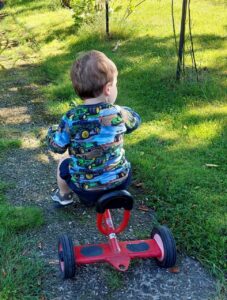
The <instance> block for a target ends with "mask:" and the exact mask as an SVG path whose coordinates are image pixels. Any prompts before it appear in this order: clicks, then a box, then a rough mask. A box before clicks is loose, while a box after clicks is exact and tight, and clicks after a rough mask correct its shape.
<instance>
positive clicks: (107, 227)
mask: <svg viewBox="0 0 227 300" xmlns="http://www.w3.org/2000/svg"><path fill="white" fill-rule="evenodd" d="M129 219H130V210H124V215H123V220H122V222H121V224H120V225H119V226H118V227H117V228H116V229H115V228H114V226H113V223H112V219H111V215H110V212H109V210H108V209H107V210H106V211H105V212H104V213H103V214H100V213H98V214H97V228H98V230H99V231H100V232H101V233H102V234H104V235H108V234H110V233H120V232H122V231H123V230H124V229H125V228H126V227H127V225H128V222H129ZM103 221H105V224H103ZM108 223H109V224H108Z"/></svg>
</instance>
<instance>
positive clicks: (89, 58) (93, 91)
mask: <svg viewBox="0 0 227 300" xmlns="http://www.w3.org/2000/svg"><path fill="white" fill-rule="evenodd" d="M117 75H118V72H117V67H116V66H115V64H114V63H113V62H112V61H111V60H110V59H109V58H108V57H107V56H106V55H105V54H104V53H102V52H99V51H95V50H92V51H90V52H87V53H85V54H83V56H81V57H80V58H79V59H77V60H76V61H75V62H74V64H73V66H72V69H71V79H72V84H73V87H74V90H75V91H76V93H77V94H78V96H79V97H80V98H81V99H83V100H86V99H91V98H97V97H99V96H103V98H104V99H105V100H106V101H107V102H109V103H114V101H115V100H116V97H117V87H116V84H117Z"/></svg>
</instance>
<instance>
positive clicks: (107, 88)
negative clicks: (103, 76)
mask: <svg viewBox="0 0 227 300" xmlns="http://www.w3.org/2000/svg"><path fill="white" fill-rule="evenodd" d="M111 86H112V84H111V82H107V84H105V85H104V87H103V94H104V95H105V96H110V91H111V89H110V88H111Z"/></svg>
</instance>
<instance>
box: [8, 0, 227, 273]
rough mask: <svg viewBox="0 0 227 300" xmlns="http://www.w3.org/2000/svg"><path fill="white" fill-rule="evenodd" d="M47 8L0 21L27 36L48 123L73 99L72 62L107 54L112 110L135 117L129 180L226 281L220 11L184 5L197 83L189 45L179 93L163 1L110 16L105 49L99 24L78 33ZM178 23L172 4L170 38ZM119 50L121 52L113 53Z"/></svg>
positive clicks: (65, 15)
mask: <svg viewBox="0 0 227 300" xmlns="http://www.w3.org/2000/svg"><path fill="white" fill-rule="evenodd" d="M52 2H53V1H52ZM175 2H176V1H175ZM50 3H51V1H39V3H37V1H25V0H23V1H22V0H21V1H17V4H15V5H11V6H9V7H8V8H7V9H8V12H9V13H10V14H14V18H11V17H10V16H9V17H8V18H6V19H5V20H4V22H3V26H5V28H6V26H9V24H10V28H11V31H10V32H8V35H9V36H10V38H12V39H13V38H17V36H18V34H17V33H18V31H19V32H26V34H27V36H30V37H31V39H27V40H28V41H26V39H22V41H21V42H20V45H19V46H18V48H17V51H18V53H19V52H20V51H24V53H25V54H26V55H27V56H29V55H33V56H34V63H35V64H36V66H37V67H39V68H37V71H36V73H35V74H34V82H36V81H37V80H40V81H41V80H43V81H44V82H47V84H45V85H43V90H42V91H43V93H44V94H45V95H46V104H45V117H47V116H48V115H49V116H51V117H52V118H53V119H54V120H55V121H56V122H57V121H58V120H59V118H60V116H61V115H62V113H63V112H64V111H65V110H67V109H68V108H69V103H70V101H72V100H74V99H76V97H75V95H74V92H73V89H72V87H71V84H70V81H69V70H70V67H71V64H72V62H73V60H74V59H75V57H76V55H77V54H78V53H79V52H80V51H86V50H90V49H97V50H100V51H104V52H105V53H106V54H107V55H108V56H109V57H110V58H111V59H112V60H113V61H114V62H115V63H116V65H117V66H118V69H119V78H118V82H119V83H118V84H119V97H118V103H119V104H120V105H127V106H131V107H132V108H134V109H135V110H136V111H138V113H140V115H141V116H142V120H143V124H142V126H141V127H140V128H139V129H138V130H137V131H136V132H135V133H133V134H131V135H130V136H127V137H125V144H126V154H127V157H128V158H129V160H130V161H131V162H132V166H133V175H134V178H137V179H138V180H140V181H143V182H144V184H145V191H144V193H146V196H147V195H148V198H149V200H148V203H147V204H148V205H151V206H154V205H155V207H156V208H157V214H158V218H159V221H160V222H161V223H167V224H168V225H169V227H170V228H171V229H172V230H173V233H174V236H175V238H176V242H177V247H178V250H180V251H184V252H186V253H187V254H188V255H192V256H195V257H196V258H197V259H199V260H200V261H201V262H202V263H203V264H204V265H206V266H208V268H209V269H210V270H211V271H212V272H213V273H214V274H216V275H218V276H220V278H223V277H222V276H223V275H222V273H223V270H224V269H225V268H226V264H225V260H224V242H225V236H226V198H227V189H226V187H227V177H226V171H227V159H226V148H227V121H226V120H227V103H226V100H227V98H226V88H227V86H226V55H227V53H226V49H227V47H226V40H225V36H226V28H227V27H226V14H225V9H226V4H225V2H224V1H221V0H220V1H207V0H203V1H199V0H197V1H193V2H192V3H191V15H192V21H193V28H192V31H193V36H194V47H195V55H196V60H197V64H198V68H199V79H200V80H199V82H198V83H197V82H196V77H195V74H194V72H193V71H192V70H191V67H190V65H191V58H190V53H189V45H188V44H187V45H186V57H185V65H186V74H185V78H184V80H182V81H181V82H180V83H178V84H177V83H176V82H175V70H176V56H175V47H174V40H173V34H172V24H171V14H170V11H171V10H170V9H171V8H170V1H167V0H163V1H147V2H145V3H144V5H141V6H140V7H139V9H138V10H136V11H135V13H134V14H132V16H131V17H130V18H129V19H128V20H127V22H126V23H123V24H122V23H120V21H119V19H117V18H116V16H114V15H113V16H112V17H111V24H110V30H111V32H112V36H111V39H109V40H108V39H106V37H105V34H104V25H103V24H104V22H103V23H102V22H101V21H100V19H99V18H97V22H96V23H95V24H94V25H92V26H87V25H86V26H84V27H83V28H81V30H80V32H79V33H78V34H77V33H76V32H75V30H74V26H73V19H72V16H71V14H70V11H69V10H67V9H62V8H60V7H59V6H58V5H56V6H54V5H53V4H52V6H50ZM214 11H215V14H214ZM180 14H181V1H178V2H177V3H175V19H176V20H175V21H176V29H177V31H179V26H180ZM13 20H14V21H13ZM18 24H20V26H19V25H18ZM15 28H16V29H17V31H15V30H14V29H15ZM6 30H7V29H6ZM186 36H187V37H188V29H187V33H186ZM117 41H120V45H119V47H118V49H117V51H115V52H113V51H112V49H113V48H114V46H115V45H116V42H117ZM34 45H35V46H34ZM37 45H38V46H37ZM12 53H15V50H14V52H12V50H7V51H6V53H5V54H8V55H12V61H13V54H12ZM18 55H19V54H18ZM47 120H48V118H47ZM132 146H133V147H132ZM207 164H215V165H217V167H208V166H207Z"/></svg>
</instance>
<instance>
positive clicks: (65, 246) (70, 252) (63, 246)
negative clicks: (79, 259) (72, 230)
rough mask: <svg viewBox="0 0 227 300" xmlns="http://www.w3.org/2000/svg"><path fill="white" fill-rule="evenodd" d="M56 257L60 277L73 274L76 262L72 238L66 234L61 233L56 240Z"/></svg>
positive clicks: (69, 276)
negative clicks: (57, 258)
mask: <svg viewBox="0 0 227 300" xmlns="http://www.w3.org/2000/svg"><path fill="white" fill-rule="evenodd" d="M58 257H59V265H60V272H61V277H62V278H63V279H67V278H72V277H74V276H75V272H76V263H75V257H74V248H73V243H72V239H71V238H70V237H68V236H67V235H65V234H64V235H62V236H60V238H59V241H58Z"/></svg>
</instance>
